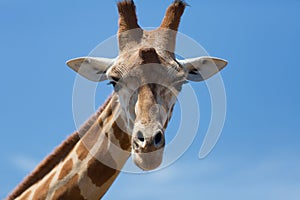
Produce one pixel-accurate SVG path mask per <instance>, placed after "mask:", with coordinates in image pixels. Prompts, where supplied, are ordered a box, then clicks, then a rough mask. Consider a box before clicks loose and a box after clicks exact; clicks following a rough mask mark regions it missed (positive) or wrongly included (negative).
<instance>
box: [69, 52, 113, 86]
mask: <svg viewBox="0 0 300 200" xmlns="http://www.w3.org/2000/svg"><path fill="white" fill-rule="evenodd" d="M114 62H115V59H110V58H99V57H80V58H74V59H71V60H68V61H67V62H66V63H67V65H68V66H69V67H70V68H71V69H73V70H74V71H75V72H77V73H79V74H80V75H81V76H83V77H85V78H87V79H89V80H90V81H94V82H100V81H103V80H106V79H107V76H106V71H107V70H108V69H109V67H110V66H112V65H113V64H114Z"/></svg>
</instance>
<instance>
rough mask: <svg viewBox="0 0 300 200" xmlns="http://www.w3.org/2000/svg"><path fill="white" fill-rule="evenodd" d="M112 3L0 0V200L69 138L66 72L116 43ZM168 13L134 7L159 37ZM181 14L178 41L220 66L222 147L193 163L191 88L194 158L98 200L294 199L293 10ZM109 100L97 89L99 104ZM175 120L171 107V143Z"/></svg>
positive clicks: (299, 134) (141, 4)
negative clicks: (70, 64)
mask: <svg viewBox="0 0 300 200" xmlns="http://www.w3.org/2000/svg"><path fill="white" fill-rule="evenodd" d="M115 2H116V1H99V0H98V1H96V0H89V1H79V0H72V1H71V0H65V1H37V0H28V1H20V0H0V27H1V31H0V34H1V37H0V55H1V79H0V91H1V98H0V122H1V127H0V131H1V140H0V156H1V159H0V160H1V161H0V165H1V172H0V198H1V199H2V198H4V197H5V196H6V195H7V194H8V193H9V191H11V190H12V189H13V188H14V186H16V185H17V184H18V183H19V182H20V181H21V180H22V179H23V177H24V176H25V175H26V174H28V173H29V172H30V171H31V170H32V169H33V168H34V166H35V165H36V164H37V163H38V162H39V161H41V160H42V159H43V158H44V157H45V156H46V155H47V154H49V153H50V152H51V151H52V149H53V148H54V147H55V146H57V145H58V144H59V143H60V142H61V141H62V140H64V138H66V137H67V135H69V134H70V133H72V132H73V131H74V130H75V125H74V121H73V115H72V92H73V84H74V80H75V77H76V75H75V73H73V71H71V70H70V69H68V68H67V67H66V65H65V61H66V60H68V59H70V58H73V57H78V56H84V55H87V54H88V53H89V52H90V51H91V50H92V49H93V48H94V47H95V46H97V45H98V44H99V43H100V42H102V41H104V40H105V39H107V38H108V37H110V36H112V35H114V34H115V33H116V31H117V10H116V5H115ZM170 3H171V1H160V0H151V1H150V0H148V1H146V0H136V4H137V12H138V15H139V22H140V24H141V26H144V27H154V26H158V25H159V24H160V22H161V19H162V17H163V15H164V13H165V9H166V8H167V6H168V5H169V4H170ZM188 3H189V4H190V5H191V6H190V7H187V9H186V12H185V14H184V16H183V18H182V23H181V26H180V29H179V31H180V32H182V33H184V34H186V35H188V36H190V37H191V38H193V39H194V40H196V41H197V42H199V43H200V44H201V45H202V46H203V47H204V48H205V49H206V50H207V51H208V53H209V54H210V55H213V56H217V57H221V58H224V59H226V60H228V61H229V65H228V67H227V68H226V69H225V70H224V71H222V77H223V81H224V84H225V88H226V93H227V116H226V122H225V126H224V129H223V132H222V136H221V138H220V140H219V142H218V143H217V145H216V147H215V148H214V150H213V151H212V152H211V153H210V154H209V156H208V157H206V158H205V159H203V160H199V159H198V153H199V148H200V146H201V143H202V141H203V138H204V134H205V132H206V128H207V125H208V123H209V118H210V102H209V94H208V92H207V88H206V86H205V83H197V84H192V85H193V87H194V88H195V90H196V91H197V92H198V93H197V96H198V98H199V101H200V102H201V121H200V128H201V129H200V130H199V131H198V134H197V136H196V138H195V140H194V142H193V144H192V145H191V147H190V148H189V149H188V150H187V151H186V152H185V154H184V155H183V156H182V157H181V158H180V159H179V160H177V161H176V162H175V163H174V164H173V165H171V166H170V167H168V168H166V169H163V170H160V171H158V172H154V173H149V174H145V175H133V174H126V173H122V174H121V175H120V176H119V177H118V179H117V181H116V182H115V183H114V184H113V186H112V188H111V189H110V190H109V192H108V193H107V195H106V196H105V198H104V199H141V198H143V199H145V200H147V199H154V198H156V199H165V198H172V199H200V198H202V199H207V200H215V199H272V200H277V199H278V200H281V199H290V200H296V199H299V196H300V170H299V169H300V157H299V155H300V145H299V142H300V131H299V130H300V123H299V122H300V114H299V113H300V106H299V102H300V92H299V78H298V76H299V73H300V68H299V58H300V50H299V47H300V39H299V35H300V23H299V18H300V13H299V9H300V2H299V1H297V0H286V1H283V0H280V1H276V0H275V1H270V0H265V1H257V0H254V1H243V0H240V1H237V0H229V1H221V0H210V1H199V0H189V1H188ZM111 90H112V89H111V87H109V86H106V85H105V84H102V85H100V86H99V87H98V91H97V95H98V96H99V98H98V99H97V104H98V105H101V103H102V102H103V101H104V99H105V98H106V96H107V95H108V94H109V93H110V92H111ZM179 115H180V112H179V111H178V107H177V110H175V113H174V118H173V119H172V123H171V124H170V126H169V128H168V131H167V133H166V134H169V136H168V137H170V138H172V137H174V136H172V132H173V130H174V127H176V123H178V120H179V119H180V116H179Z"/></svg>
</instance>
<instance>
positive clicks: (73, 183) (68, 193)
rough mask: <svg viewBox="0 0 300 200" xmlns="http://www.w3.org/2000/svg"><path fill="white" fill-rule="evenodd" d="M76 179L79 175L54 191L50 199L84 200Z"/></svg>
mask: <svg viewBox="0 0 300 200" xmlns="http://www.w3.org/2000/svg"><path fill="white" fill-rule="evenodd" d="M78 179H79V175H78V174H75V175H74V176H73V177H72V178H71V179H70V180H69V181H68V182H67V183H66V184H65V185H63V186H62V187H60V188H59V189H57V190H56V192H55V193H54V196H53V198H52V199H61V200H63V199H74V200H75V199H76V200H85V198H84V197H83V196H82V195H81V193H80V189H79V186H78Z"/></svg>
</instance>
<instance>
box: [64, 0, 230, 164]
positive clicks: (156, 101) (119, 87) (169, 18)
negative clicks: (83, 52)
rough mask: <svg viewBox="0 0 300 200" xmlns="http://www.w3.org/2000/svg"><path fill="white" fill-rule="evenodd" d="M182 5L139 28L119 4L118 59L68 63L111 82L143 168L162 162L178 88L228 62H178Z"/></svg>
mask: <svg viewBox="0 0 300 200" xmlns="http://www.w3.org/2000/svg"><path fill="white" fill-rule="evenodd" d="M185 6H186V3H185V2H184V1H182V0H175V1H174V2H173V4H171V6H169V8H168V9H167V11H166V15H165V17H164V19H163V21H162V23H161V25H160V27H159V28H157V29H155V30H152V31H146V30H143V29H141V28H140V26H139V25H138V21H137V16H136V13H135V5H134V2H133V1H121V2H119V3H118V11H119V30H118V44H119V56H118V57H117V58H116V59H106V58H92V57H88V58H76V59H72V60H70V61H68V62H67V64H68V65H69V66H70V67H71V68H72V69H73V70H75V71H76V72H78V73H79V74H81V75H82V76H84V77H86V78H87V79H89V80H92V81H102V80H107V79H108V80H110V81H111V83H112V84H113V86H114V90H115V92H116V94H117V95H118V97H119V102H120V104H121V106H122V109H123V111H124V112H123V113H124V114H125V115H124V122H125V123H126V125H127V132H128V133H130V134H131V135H132V140H131V146H132V150H131V152H132V155H133V161H134V162H135V163H136V164H137V166H138V167H140V168H142V169H144V170H151V169H155V168H156V167H157V166H159V165H160V163H161V162H162V155H163V150H164V147H165V135H164V133H165V129H166V126H167V123H168V120H169V119H170V117H171V114H172V109H173V106H174V104H175V101H176V97H177V95H178V93H179V92H180V90H181V87H182V84H183V83H185V82H186V81H187V80H189V81H203V80H206V79H207V78H209V77H211V76H213V75H214V74H216V73H217V72H219V71H220V70H222V69H223V68H224V67H225V66H226V64H227V62H226V61H225V60H222V59H219V58H212V57H197V58H191V59H186V60H176V59H175V56H174V52H175V43H176V34H177V30H178V26H179V22H180V18H181V15H182V14H183V12H184V9H185Z"/></svg>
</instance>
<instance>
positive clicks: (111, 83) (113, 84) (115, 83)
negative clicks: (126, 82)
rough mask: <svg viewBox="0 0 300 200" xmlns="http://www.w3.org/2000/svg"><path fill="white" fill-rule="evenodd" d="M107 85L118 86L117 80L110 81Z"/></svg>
mask: <svg viewBox="0 0 300 200" xmlns="http://www.w3.org/2000/svg"><path fill="white" fill-rule="evenodd" d="M107 85H112V86H113V87H116V85H117V82H115V81H109V82H108V84H107Z"/></svg>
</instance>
